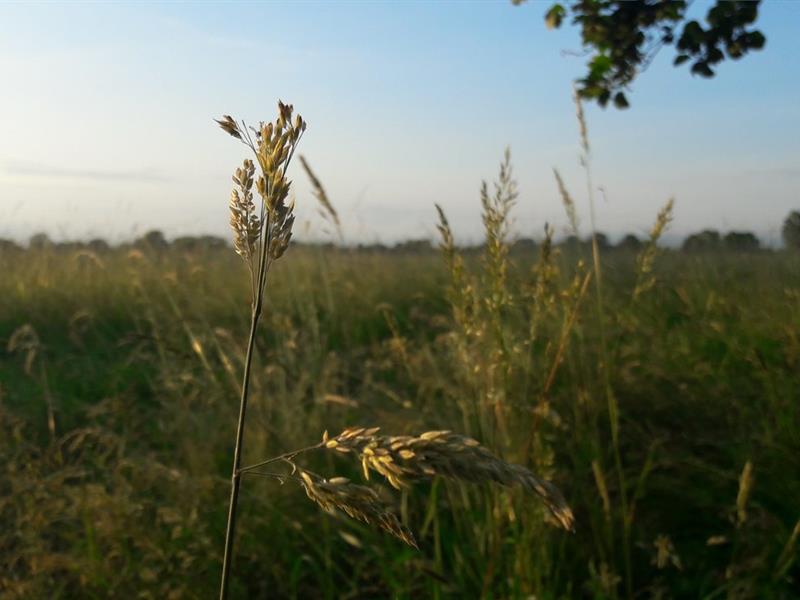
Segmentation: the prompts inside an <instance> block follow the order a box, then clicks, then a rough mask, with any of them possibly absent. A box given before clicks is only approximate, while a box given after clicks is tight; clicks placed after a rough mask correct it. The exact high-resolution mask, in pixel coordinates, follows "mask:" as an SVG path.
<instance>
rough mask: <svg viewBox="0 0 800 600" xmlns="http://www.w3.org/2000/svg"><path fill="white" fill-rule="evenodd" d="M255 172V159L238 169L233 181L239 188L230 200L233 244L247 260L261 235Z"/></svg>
mask: <svg viewBox="0 0 800 600" xmlns="http://www.w3.org/2000/svg"><path fill="white" fill-rule="evenodd" d="M254 174H255V165H254V164H253V161H251V160H245V161H244V164H243V166H242V167H241V168H238V169H236V172H235V173H234V175H233V181H234V183H236V185H237V186H238V189H236V188H234V189H233V191H232V192H231V200H230V211H231V221H230V223H231V228H232V229H233V246H234V248H235V250H236V253H237V254H238V255H239V256H241V257H242V258H243V259H245V260H246V261H249V260H250V259H251V258H252V256H253V253H254V251H255V246H256V243H257V242H258V239H259V237H260V235H261V219H260V218H259V216H258V214H256V207H255V204H253V175H254Z"/></svg>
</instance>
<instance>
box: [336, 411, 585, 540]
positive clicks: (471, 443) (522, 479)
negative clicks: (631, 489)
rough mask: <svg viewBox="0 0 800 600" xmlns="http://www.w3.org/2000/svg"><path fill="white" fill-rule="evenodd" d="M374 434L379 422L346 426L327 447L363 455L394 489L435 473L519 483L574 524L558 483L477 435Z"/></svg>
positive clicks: (367, 465)
mask: <svg viewBox="0 0 800 600" xmlns="http://www.w3.org/2000/svg"><path fill="white" fill-rule="evenodd" d="M377 433H378V428H377V427H373V428H370V429H365V428H363V427H360V428H349V429H345V430H344V431H343V432H342V433H340V434H339V435H338V436H336V437H335V438H331V439H329V440H328V441H327V443H326V444H325V447H327V448H331V449H335V450H337V451H338V452H343V453H348V452H352V453H353V454H355V455H356V456H357V457H358V458H359V459H360V460H361V466H362V468H363V470H364V475H365V477H366V478H369V471H370V470H373V471H376V472H377V473H379V474H381V475H383V476H384V477H385V478H386V479H387V480H388V481H389V483H390V484H391V485H392V486H394V487H395V488H397V489H402V488H404V487H407V486H408V485H409V484H410V483H411V482H413V481H417V480H421V479H431V478H433V477H435V476H437V475H440V476H444V477H449V478H451V479H456V480H460V481H468V482H472V483H484V482H488V481H491V482H494V483H499V484H500V485H504V486H509V487H510V486H514V485H518V486H520V487H522V488H523V489H525V490H526V491H528V492H533V493H535V494H537V495H538V496H539V497H540V498H541V499H542V500H543V501H544V503H545V505H546V506H547V508H548V509H549V510H550V513H551V514H552V516H553V517H554V518H555V520H556V521H557V522H558V523H559V524H560V525H561V526H562V527H563V528H564V529H568V530H572V529H573V524H574V517H573V514H572V510H571V509H570V508H569V506H568V505H567V503H566V501H565V500H564V497H563V496H562V495H561V492H560V491H559V490H558V488H556V487H555V486H554V485H553V484H551V483H550V482H548V481H545V480H542V479H539V478H538V477H536V476H535V475H534V474H533V473H532V472H531V471H530V470H528V469H526V468H525V467H523V466H521V465H513V464H509V463H507V462H505V461H504V460H502V459H501V458H499V457H497V456H495V455H494V454H492V453H491V452H490V451H489V450H487V449H486V448H484V447H483V446H481V445H480V443H479V442H478V441H477V440H474V439H472V438H469V437H465V436H462V435H458V434H455V433H452V432H450V431H428V432H425V433H423V434H421V435H420V436H418V437H414V436H407V435H403V436H381V435H377Z"/></svg>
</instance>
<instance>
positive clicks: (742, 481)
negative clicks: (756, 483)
mask: <svg viewBox="0 0 800 600" xmlns="http://www.w3.org/2000/svg"><path fill="white" fill-rule="evenodd" d="M752 490H753V463H752V462H750V461H749V460H748V461H747V462H746V463H745V464H744V468H743V469H742V474H741V475H740V476H739V492H738V494H737V495H736V524H737V525H742V524H743V523H744V522H745V521H747V502H748V500H749V499H750V492H751V491H752Z"/></svg>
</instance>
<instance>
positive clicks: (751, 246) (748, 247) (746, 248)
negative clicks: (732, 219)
mask: <svg viewBox="0 0 800 600" xmlns="http://www.w3.org/2000/svg"><path fill="white" fill-rule="evenodd" d="M722 241H723V244H724V245H725V249H726V250H733V251H735V252H755V251H756V250H758V249H759V248H760V247H761V242H759V241H758V238H757V237H756V235H755V234H753V233H750V232H749V231H731V232H730V233H728V234H726V235H725V237H724V238H723V240H722Z"/></svg>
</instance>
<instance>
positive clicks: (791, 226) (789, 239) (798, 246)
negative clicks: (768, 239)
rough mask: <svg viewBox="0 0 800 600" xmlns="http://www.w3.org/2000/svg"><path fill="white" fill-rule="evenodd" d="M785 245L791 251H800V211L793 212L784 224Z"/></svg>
mask: <svg viewBox="0 0 800 600" xmlns="http://www.w3.org/2000/svg"><path fill="white" fill-rule="evenodd" d="M781 233H782V234H783V243H784V244H785V245H786V248H787V249H789V250H796V251H800V210H793V211H792V212H790V213H789V216H787V217H786V220H785V221H784V222H783V230H782V232H781Z"/></svg>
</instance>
